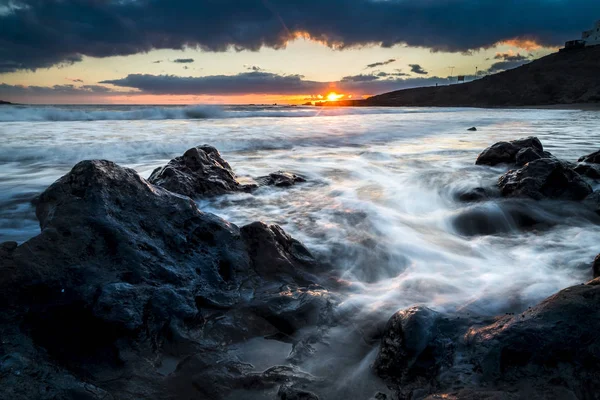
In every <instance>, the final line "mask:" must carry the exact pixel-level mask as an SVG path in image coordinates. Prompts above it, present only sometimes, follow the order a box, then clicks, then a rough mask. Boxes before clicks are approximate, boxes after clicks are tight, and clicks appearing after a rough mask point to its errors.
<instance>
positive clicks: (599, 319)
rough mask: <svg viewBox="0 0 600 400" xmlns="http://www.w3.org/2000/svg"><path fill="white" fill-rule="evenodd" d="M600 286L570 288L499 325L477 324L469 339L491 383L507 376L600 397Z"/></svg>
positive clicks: (536, 385) (521, 383)
mask: <svg viewBox="0 0 600 400" xmlns="http://www.w3.org/2000/svg"><path fill="white" fill-rule="evenodd" d="M599 305H600V286H599V285H598V282H597V280H594V281H592V282H589V283H588V284H587V285H580V286H574V287H570V288H568V289H565V290H563V291H561V292H559V293H558V294H556V295H554V296H552V297H550V298H548V299H546V300H545V301H543V302H542V303H540V304H539V305H537V306H535V307H533V308H531V309H529V310H527V311H525V312H523V313H521V314H517V315H515V316H505V317H503V318H500V319H499V320H498V321H497V322H495V323H494V324H491V325H489V326H485V327H482V328H478V327H473V328H472V329H470V330H469V332H468V333H467V334H466V336H465V339H466V341H467V344H468V346H469V347H470V348H471V355H472V356H474V357H475V358H476V359H477V360H478V361H477V368H478V369H479V370H480V371H481V375H482V377H483V379H484V380H485V381H487V382H494V381H498V380H501V381H504V382H507V383H509V384H512V385H515V386H516V387H518V386H521V387H528V388H530V389H536V390H539V391H547V393H552V387H553V386H555V387H562V388H563V389H567V390H568V391H570V392H571V393H572V394H574V397H573V398H579V399H587V398H590V399H597V398H599V397H600V396H599V395H598V390H599V388H600V383H598V381H597V380H596V379H594V377H595V376H597V374H598V373H599V372H600V337H599V336H598V335H597V331H598V329H599V328H600V307H599Z"/></svg>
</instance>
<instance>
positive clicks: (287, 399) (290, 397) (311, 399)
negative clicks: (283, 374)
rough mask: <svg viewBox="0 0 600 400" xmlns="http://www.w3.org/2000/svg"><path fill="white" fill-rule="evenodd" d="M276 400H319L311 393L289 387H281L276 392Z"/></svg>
mask: <svg viewBox="0 0 600 400" xmlns="http://www.w3.org/2000/svg"><path fill="white" fill-rule="evenodd" d="M277 399H279V400H319V396H317V395H316V394H314V393H313V392H308V391H306V390H303V389H300V388H296V387H294V386H290V385H281V386H280V387H279V391H278V392H277Z"/></svg>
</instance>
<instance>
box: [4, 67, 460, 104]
mask: <svg viewBox="0 0 600 400" xmlns="http://www.w3.org/2000/svg"><path fill="white" fill-rule="evenodd" d="M401 74H402V73H391V74H387V73H385V75H383V74H381V73H378V74H377V75H356V76H352V77H345V78H343V79H341V80H339V81H337V82H316V81H310V80H305V79H304V77H303V76H302V75H277V74H272V73H266V72H245V73H240V74H238V75H231V76H229V75H213V76H204V77H181V76H173V75H143V74H133V75H128V76H127V77H125V78H122V79H114V80H108V81H104V82H100V84H98V85H84V86H74V85H55V86H52V87H43V86H21V85H7V84H0V98H2V99H5V100H11V99H23V98H28V97H39V96H103V95H140V94H143V95H148V94H152V95H194V96H200V95H215V96H218V95H244V94H276V95H298V94H307V95H315V96H316V95H318V94H327V93H329V92H330V91H336V92H338V93H352V94H354V95H373V94H379V93H384V92H389V91H392V90H399V89H406V88H413V87H419V86H434V85H436V84H441V85H443V84H447V83H448V82H449V80H448V78H440V77H427V78H425V77H419V78H404V77H401V76H400V75H401ZM102 84H111V85H114V86H117V87H121V88H125V89H121V90H120V91H118V90H114V89H111V88H109V87H106V86H103V85H102Z"/></svg>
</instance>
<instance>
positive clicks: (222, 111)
mask: <svg viewBox="0 0 600 400" xmlns="http://www.w3.org/2000/svg"><path fill="white" fill-rule="evenodd" d="M460 110H461V109H455V111H460ZM433 111H434V109H426V108H421V109H410V108H405V109H382V108H367V107H365V108H344V107H341V108H336V107H302V106H300V107H298V106H276V105H273V106H211V105H195V106H139V105H137V106H115V105H101V106H89V105H85V106H76V105H70V106H69V105H66V106H55V105H54V106H2V107H0V122H27V121H31V122H44V121H141V120H195V119H223V118H293V117H319V116H323V117H332V116H339V115H348V114H358V115H365V114H398V113H402V114H412V113H427V112H433Z"/></svg>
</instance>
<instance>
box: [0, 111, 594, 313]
mask: <svg viewBox="0 0 600 400" xmlns="http://www.w3.org/2000/svg"><path fill="white" fill-rule="evenodd" d="M11 113H12V115H13V116H12V117H10V118H9V117H7V116H8V115H11ZM19 113H20V114H19ZM0 115H1V116H2V117H0V119H2V118H4V119H5V121H10V122H3V123H0V162H1V163H2V168H1V169H0V241H3V240H18V241H24V240H26V239H27V238H28V237H31V236H33V235H35V234H36V233H37V231H38V230H39V228H38V225H37V221H36V220H35V216H34V212H33V209H32V207H31V206H30V205H29V200H30V199H31V197H33V196H34V194H35V193H38V192H40V191H41V190H43V189H44V188H45V187H46V186H48V185H49V184H51V183H52V182H53V181H54V180H55V179H57V178H58V177H60V176H61V175H63V174H64V173H66V172H67V171H68V170H69V169H70V168H71V167H72V166H73V165H74V164H75V163H77V162H78V161H80V160H82V159H90V158H104V159H110V160H113V161H115V162H117V163H120V164H122V165H126V166H130V167H133V168H136V169H137V170H138V171H139V172H140V173H141V174H142V175H143V176H148V175H149V173H150V171H151V170H152V169H153V168H155V167H157V166H159V165H162V164H164V163H166V162H167V161H168V160H169V159H170V158H173V157H175V156H177V155H180V154H182V153H183V152H184V151H185V150H186V149H187V148H189V147H192V146H195V145H199V144H203V143H209V144H211V145H214V146H215V147H217V148H218V149H220V150H221V152H222V153H223V156H224V157H225V158H226V159H227V160H228V161H230V163H231V164H232V166H233V168H234V169H235V170H236V172H237V173H238V174H239V175H242V176H259V175H263V174H265V173H269V172H272V171H275V170H278V169H288V170H293V171H295V172H298V173H301V174H304V175H306V176H307V177H308V178H309V182H308V183H307V184H305V185H301V186H298V187H296V188H293V189H291V190H271V189H262V190H260V191H258V192H257V193H255V194H253V195H249V194H245V195H235V196H225V197H221V198H217V199H213V200H211V201H203V202H201V207H202V208H203V209H205V210H207V211H212V212H214V213H216V214H218V215H221V216H223V217H224V218H226V219H229V220H231V221H232V222H234V223H237V224H244V223H248V222H251V221H254V220H264V221H267V222H271V223H278V224H281V225H283V226H284V228H285V229H286V230H287V231H289V232H290V233H291V234H293V235H294V236H296V237H298V238H299V239H301V240H302V241H304V242H305V243H306V244H307V245H308V247H309V248H310V249H311V250H313V251H314V252H315V253H316V254H318V255H319V257H322V258H323V259H325V260H327V261H329V262H331V263H332V264H333V265H334V267H335V268H336V269H337V270H338V271H339V275H340V276H341V278H342V279H344V280H346V281H347V282H349V284H350V285H351V288H352V289H353V292H352V293H353V294H352V295H350V296H348V297H347V298H346V299H345V302H344V304H343V306H342V309H341V310H342V311H344V310H347V311H348V312H350V313H351V314H353V315H356V316H360V318H364V319H369V318H373V315H378V316H380V318H382V319H385V318H387V317H389V315H390V313H391V312H393V311H395V310H396V309H398V308H401V307H405V306H410V305H412V304H414V303H425V304H427V305H429V306H431V307H434V308H437V309H439V310H449V311H451V310H457V309H466V310H472V311H474V312H478V313H483V314H496V313H498V312H503V311H507V310H515V309H520V308H522V307H524V306H527V305H531V304H533V303H535V302H537V301H539V300H540V299H542V298H543V297H545V296H547V295H549V294H551V293H553V292H555V291H556V290H558V289H560V288H563V287H566V286H568V285H571V284H574V283H578V282H582V281H584V280H586V279H587V277H589V275H590V271H589V268H588V266H587V265H588V264H589V262H590V261H591V260H592V259H593V256H594V255H595V254H597V253H598V249H597V247H596V244H597V243H598V241H599V240H600V228H599V226H598V225H597V222H598V221H594V220H593V217H592V216H590V215H581V213H579V212H575V211H573V212H571V210H570V209H569V208H568V207H563V205H560V204H554V203H549V204H543V203H536V204H535V205H531V206H527V207H529V211H530V212H535V213H536V215H539V216H540V218H543V219H544V220H547V221H549V222H552V223H558V224H557V225H555V226H554V227H553V228H551V229H548V230H545V231H540V232H523V231H521V230H519V229H518V228H517V226H515V225H514V223H513V222H511V219H510V214H509V213H508V211H507V210H506V206H505V205H504V204H501V203H497V202H489V203H485V204H483V205H479V206H473V205H465V204H460V203H457V202H456V201H455V199H454V196H455V194H456V193H457V192H459V191H461V190H464V189H465V188H470V187H475V186H481V185H484V186H485V185H493V184H494V182H495V180H496V179H497V177H498V176H499V175H500V174H501V173H502V172H503V171H504V169H503V168H502V167H498V168H487V167H478V166H475V165H474V160H475V158H476V156H477V154H478V152H479V151H480V150H481V149H483V148H484V147H486V146H487V145H489V144H491V143H494V142H495V141H498V140H507V139H514V138H517V137H522V136H529V135H536V136H538V137H539V138H540V139H541V140H542V142H543V143H544V145H545V146H546V147H547V149H548V150H549V151H551V152H553V153H554V154H555V155H557V156H559V157H561V158H564V159H567V160H571V161H574V160H575V159H576V158H577V157H579V156H581V155H583V154H586V153H589V152H591V151H593V150H597V149H598V147H600V132H598V131H597V126H598V124H599V122H600V117H599V116H598V115H597V114H595V113H585V112H577V111H540V110H535V111H528V110H494V111H490V110H465V109H462V110H461V109H420V110H419V109H367V108H366V109H329V108H328V109H318V108H303V107H293V108H289V107H288V108H284V107H270V108H266V107H222V108H215V107H120V108H119V107H117V108H115V107H112V108H111V107H108V108H107V107H72V108H66V109H65V108H61V107H59V108H52V107H25V108H19V107H8V108H6V107H3V108H0ZM289 116H300V118H289ZM302 116H304V117H307V118H302ZM240 117H242V118H243V119H240ZM313 117H315V118H313ZM11 118H12V119H11ZM471 126H477V127H478V128H479V131H478V132H467V131H466V129H467V128H468V127H471ZM466 213H475V214H473V215H476V213H480V214H481V213H483V214H484V215H487V216H489V221H491V222H489V223H490V224H496V225H498V227H499V228H498V229H500V228H501V229H500V231H499V233H498V234H495V235H487V236H486V235H484V236H477V235H475V236H463V234H464V233H465V231H464V229H463V228H461V227H460V226H457V222H456V221H457V218H460V217H461V216H463V215H467V214H466ZM586 263H588V264H586Z"/></svg>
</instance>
